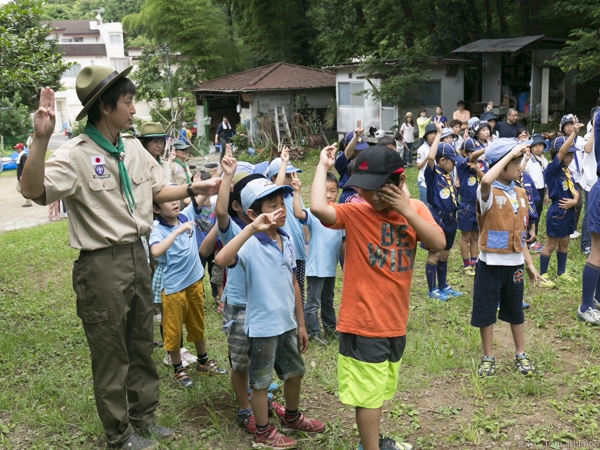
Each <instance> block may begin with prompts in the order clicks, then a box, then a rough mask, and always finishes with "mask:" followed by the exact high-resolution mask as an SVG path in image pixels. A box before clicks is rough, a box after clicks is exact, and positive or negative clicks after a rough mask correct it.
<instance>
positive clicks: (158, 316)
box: [154, 314, 162, 325]
mask: <svg viewBox="0 0 600 450" xmlns="http://www.w3.org/2000/svg"><path fill="white" fill-rule="evenodd" d="M154 320H156V323H158V324H159V325H161V324H162V314H157V315H155V316H154Z"/></svg>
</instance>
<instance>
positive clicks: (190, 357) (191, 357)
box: [179, 347, 198, 364]
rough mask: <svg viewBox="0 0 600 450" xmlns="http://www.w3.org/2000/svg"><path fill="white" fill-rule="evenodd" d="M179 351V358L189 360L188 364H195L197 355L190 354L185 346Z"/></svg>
mask: <svg viewBox="0 0 600 450" xmlns="http://www.w3.org/2000/svg"><path fill="white" fill-rule="evenodd" d="M179 352H180V353H181V360H182V361H183V360H185V361H187V362H189V363H190V364H196V362H197V361H198V357H196V356H194V355H192V354H191V353H190V352H188V350H187V348H185V347H182V348H181V349H180V350H179Z"/></svg>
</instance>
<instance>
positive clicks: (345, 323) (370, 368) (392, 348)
mask: <svg viewBox="0 0 600 450" xmlns="http://www.w3.org/2000/svg"><path fill="white" fill-rule="evenodd" d="M335 153H336V148H335V145H333V146H329V147H326V148H324V149H323V150H322V151H321V156H320V160H319V165H318V166H317V171H316V173H315V179H314V181H313V185H312V188H311V196H310V209H311V212H312V213H313V214H314V215H315V216H316V217H317V218H318V219H319V220H320V221H321V222H322V223H323V224H324V225H326V226H330V227H331V228H334V229H345V230H346V264H345V265H344V282H343V287H342V300H341V306H340V313H339V319H338V324H337V330H338V332H339V334H340V350H339V355H338V388H339V398H340V401H341V402H342V403H345V404H348V405H352V406H355V407H356V423H357V425H358V431H359V434H360V439H361V444H360V445H359V448H363V449H364V450H376V449H389V450H392V449H393V450H397V449H409V448H412V447H411V446H410V445H408V444H402V443H399V442H394V441H393V440H392V439H389V438H384V437H382V436H380V435H379V423H380V418H381V408H382V406H383V401H384V400H389V399H391V398H393V397H394V394H395V392H396V386H397V383H398V370H399V368H400V361H401V358H402V354H403V352H404V346H405V343H406V325H407V322H408V299H409V296H410V282H411V279H412V269H413V262H414V256H415V251H416V247H417V241H418V240H421V241H423V243H425V245H427V246H428V247H429V248H430V249H431V250H433V251H439V250H441V249H443V248H444V246H445V245H446V240H445V237H444V234H443V232H442V229H441V228H440V227H439V226H438V225H437V224H436V223H435V221H434V220H433V217H432V216H431V213H430V212H429V210H428V208H427V206H425V204H424V203H422V202H421V201H419V200H415V199H411V198H409V196H408V195H407V194H406V193H404V192H403V191H402V186H403V185H404V182H405V176H404V163H403V161H402V158H401V157H400V156H399V155H398V153H397V152H396V151H394V150H392V149H390V148H388V147H384V146H376V147H371V148H369V149H368V150H364V151H363V152H361V154H360V155H359V156H358V157H357V158H356V163H355V167H354V174H353V175H352V176H351V177H350V179H349V180H348V182H347V184H346V186H352V187H354V189H356V190H357V191H358V192H359V193H360V194H361V196H362V197H363V198H364V199H365V200H366V202H365V203H345V204H333V203H327V199H326V182H327V171H328V170H329V169H330V168H331V167H333V164H334V162H335ZM365 275H366V276H365ZM375 287H376V288H375Z"/></svg>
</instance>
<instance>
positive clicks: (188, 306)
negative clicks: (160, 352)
mask: <svg viewBox="0 0 600 450" xmlns="http://www.w3.org/2000/svg"><path fill="white" fill-rule="evenodd" d="M179 204H180V202H179V201H173V202H168V203H155V204H154V213H155V214H156V215H157V220H156V221H155V222H154V228H153V229H152V232H151V233H150V240H149V242H148V245H149V246H150V253H151V254H152V256H153V257H154V259H156V261H157V263H158V265H159V266H160V267H161V269H162V287H163V290H162V293H161V299H162V305H163V312H162V327H163V337H164V348H165V350H166V351H168V352H169V354H170V355H171V361H172V363H173V382H174V383H175V385H176V386H177V387H178V388H179V389H185V388H189V387H191V386H192V385H193V382H192V380H191V379H190V377H189V375H188V374H187V372H186V370H185V369H184V367H183V364H182V360H181V353H180V347H181V345H180V340H181V334H182V329H183V325H184V324H185V327H186V330H187V341H188V342H193V343H194V345H195V346H196V351H197V352H198V358H197V364H196V372H197V373H199V374H207V375H225V374H226V373H227V371H225V370H223V369H221V368H219V366H218V365H217V363H216V362H215V361H214V360H213V359H209V358H208V353H207V351H206V340H205V329H206V327H205V321H204V308H203V304H204V295H203V288H202V277H203V276H204V268H203V267H202V263H201V262H200V255H199V253H198V243H197V240H196V232H197V230H196V226H195V220H196V217H197V214H198V211H197V210H196V206H195V205H194V204H193V203H192V204H190V205H189V206H188V207H186V208H185V209H184V210H183V212H182V213H181V214H180V213H179Z"/></svg>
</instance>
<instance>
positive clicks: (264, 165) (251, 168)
mask: <svg viewBox="0 0 600 450" xmlns="http://www.w3.org/2000/svg"><path fill="white" fill-rule="evenodd" d="M268 168H269V163H268V162H267V161H263V162H259V163H258V164H256V165H254V164H251V163H249V162H247V161H238V162H237V168H236V169H235V173H238V172H246V173H248V174H253V173H258V174H260V175H266V173H267V169H268Z"/></svg>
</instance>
